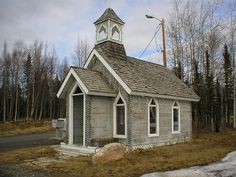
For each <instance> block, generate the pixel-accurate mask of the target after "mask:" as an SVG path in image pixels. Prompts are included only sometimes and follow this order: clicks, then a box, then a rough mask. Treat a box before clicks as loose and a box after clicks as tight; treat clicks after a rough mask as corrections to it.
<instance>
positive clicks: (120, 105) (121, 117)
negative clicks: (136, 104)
mask: <svg viewBox="0 0 236 177" xmlns="http://www.w3.org/2000/svg"><path fill="white" fill-rule="evenodd" d="M113 111H114V122H113V123H114V130H113V134H114V137H116V138H126V104H125V102H124V100H123V99H122V97H121V95H118V97H117V98H116V100H115V102H114V110H113Z"/></svg>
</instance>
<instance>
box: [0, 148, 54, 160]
mask: <svg viewBox="0 0 236 177" xmlns="http://www.w3.org/2000/svg"><path fill="white" fill-rule="evenodd" d="M57 155H58V153H57V152H56V151H55V150H54V149H53V148H51V147H49V146H42V147H33V148H24V149H19V150H14V151H10V152H6V153H0V157H1V158H0V163H16V164H20V163H22V162H23V161H24V160H30V159H36V158H39V157H45V156H46V157H56V156H57Z"/></svg>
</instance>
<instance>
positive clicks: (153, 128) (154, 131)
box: [148, 98, 159, 136]
mask: <svg viewBox="0 0 236 177" xmlns="http://www.w3.org/2000/svg"><path fill="white" fill-rule="evenodd" d="M148 135H149V136H158V135H159V106H158V103H157V102H156V101H155V100H154V99H153V98H152V99H151V100H150V101H149V103H148Z"/></svg>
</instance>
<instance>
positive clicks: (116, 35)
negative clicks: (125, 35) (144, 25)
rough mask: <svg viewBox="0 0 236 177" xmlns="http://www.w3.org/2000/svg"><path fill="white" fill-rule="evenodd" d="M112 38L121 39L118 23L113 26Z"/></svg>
mask: <svg viewBox="0 0 236 177" xmlns="http://www.w3.org/2000/svg"><path fill="white" fill-rule="evenodd" d="M112 39H115V40H117V41H120V31H119V29H118V28H117V26H116V25H115V26H114V27H113V28H112Z"/></svg>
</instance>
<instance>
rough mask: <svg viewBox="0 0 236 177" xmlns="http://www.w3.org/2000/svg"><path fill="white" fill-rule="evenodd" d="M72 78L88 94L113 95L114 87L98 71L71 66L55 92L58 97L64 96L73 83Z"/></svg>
mask: <svg viewBox="0 0 236 177" xmlns="http://www.w3.org/2000/svg"><path fill="white" fill-rule="evenodd" d="M74 80H76V82H77V83H78V85H79V86H80V87H81V89H82V91H83V92H84V93H85V94H88V95H101V96H115V95H116V94H115V90H114V88H113V87H112V86H111V85H110V84H109V83H108V81H107V80H106V79H105V78H104V77H103V76H102V73H100V72H98V71H92V70H88V69H84V68H79V67H71V68H70V71H69V73H68V74H67V77H66V78H65V80H64V81H63V83H62V86H61V88H60V90H59V91H58V93H57V97H58V98H65V96H66V92H67V91H68V89H69V88H70V87H71V85H72V84H73V83H74Z"/></svg>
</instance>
